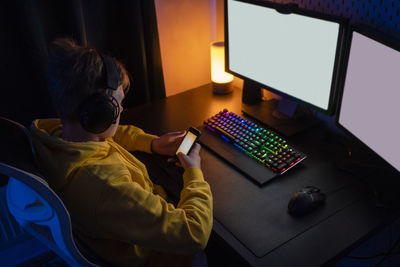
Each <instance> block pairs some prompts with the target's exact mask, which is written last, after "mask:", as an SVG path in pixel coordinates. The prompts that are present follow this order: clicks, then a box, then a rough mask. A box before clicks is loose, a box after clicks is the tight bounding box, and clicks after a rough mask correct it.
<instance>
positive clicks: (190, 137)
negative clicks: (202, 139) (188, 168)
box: [176, 131, 197, 155]
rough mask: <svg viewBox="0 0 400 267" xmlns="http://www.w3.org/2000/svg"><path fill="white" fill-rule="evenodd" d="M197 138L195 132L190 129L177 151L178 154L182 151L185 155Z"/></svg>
mask: <svg viewBox="0 0 400 267" xmlns="http://www.w3.org/2000/svg"><path fill="white" fill-rule="evenodd" d="M196 138H197V136H196V135H195V134H194V133H192V132H190V131H188V132H187V134H186V136H185V138H184V139H183V141H182V143H181V145H180V146H179V148H178V150H177V151H176V154H178V153H179V152H182V153H184V154H185V155H187V153H188V152H189V150H190V148H191V147H192V145H193V143H194V142H195V141H196Z"/></svg>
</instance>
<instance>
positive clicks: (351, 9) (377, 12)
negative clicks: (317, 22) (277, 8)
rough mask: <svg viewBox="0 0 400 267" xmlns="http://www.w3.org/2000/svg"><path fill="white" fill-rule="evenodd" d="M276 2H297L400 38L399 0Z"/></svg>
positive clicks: (294, 0) (304, 6)
mask: <svg viewBox="0 0 400 267" xmlns="http://www.w3.org/2000/svg"><path fill="white" fill-rule="evenodd" d="M271 2H275V3H282V4H287V3H296V4H298V6H299V7H301V8H306V9H310V10H314V11H318V12H321V13H324V14H331V15H335V16H340V17H343V18H347V19H349V20H350V24H364V25H368V26H370V27H371V28H372V29H374V30H377V31H379V32H382V33H385V34H388V35H390V36H391V37H394V38H397V39H400V1H399V0H289V1H288V0H273V1H271Z"/></svg>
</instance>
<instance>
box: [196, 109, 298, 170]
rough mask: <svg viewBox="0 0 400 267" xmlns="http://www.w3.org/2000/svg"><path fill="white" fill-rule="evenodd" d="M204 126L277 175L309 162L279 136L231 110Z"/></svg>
mask: <svg viewBox="0 0 400 267" xmlns="http://www.w3.org/2000/svg"><path fill="white" fill-rule="evenodd" d="M204 126H205V127H206V128H207V129H209V130H211V131H213V132H217V133H219V134H220V136H221V138H223V139H225V140H226V141H228V142H231V143H232V144H233V145H234V146H236V147H237V148H238V149H240V150H242V151H244V152H245V153H246V154H247V155H248V156H249V157H251V158H253V159H255V160H257V161H258V162H259V163H261V164H263V165H265V166H266V167H268V168H270V169H272V170H273V171H274V172H276V173H280V174H282V173H284V172H286V171H287V170H289V169H291V168H292V167H294V166H295V165H296V164H298V163H299V162H301V161H302V160H304V159H305V158H306V156H305V155H304V154H303V153H301V152H300V151H298V150H296V149H294V148H293V147H292V146H290V145H289V144H288V143H287V141H286V140H285V139H283V138H282V137H280V136H279V135H277V134H276V133H275V132H273V131H271V130H269V129H265V128H263V127H261V126H260V125H257V124H255V123H254V122H251V121H249V120H247V119H245V118H243V117H241V116H239V115H238V114H235V113H233V112H229V111H228V110H227V109H224V110H223V111H221V112H219V113H217V114H215V115H214V116H212V117H211V118H209V119H208V120H206V121H205V122H204Z"/></svg>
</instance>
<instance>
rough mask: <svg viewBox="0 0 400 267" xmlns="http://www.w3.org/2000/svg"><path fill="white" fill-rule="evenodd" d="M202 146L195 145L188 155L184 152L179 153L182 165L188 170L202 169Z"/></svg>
mask: <svg viewBox="0 0 400 267" xmlns="http://www.w3.org/2000/svg"><path fill="white" fill-rule="evenodd" d="M200 148H201V146H200V144H199V143H195V144H194V145H193V148H192V150H191V151H190V153H189V154H188V155H185V154H183V153H182V152H179V153H178V159H179V161H180V163H181V165H182V167H183V168H184V169H185V170H186V169H187V168H191V167H195V168H200V167H201V166H200V163H201V158H200V155H199V153H200Z"/></svg>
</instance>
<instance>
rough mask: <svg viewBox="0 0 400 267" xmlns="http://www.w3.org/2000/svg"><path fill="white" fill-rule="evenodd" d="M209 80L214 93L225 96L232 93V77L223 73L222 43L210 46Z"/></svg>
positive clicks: (223, 50)
mask: <svg viewBox="0 0 400 267" xmlns="http://www.w3.org/2000/svg"><path fill="white" fill-rule="evenodd" d="M211 80H212V82H213V88H214V92H215V93H217V94H227V93H230V92H232V89H233V88H232V81H233V75H231V74H229V73H226V72H225V46H224V42H214V43H212V44H211Z"/></svg>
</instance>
